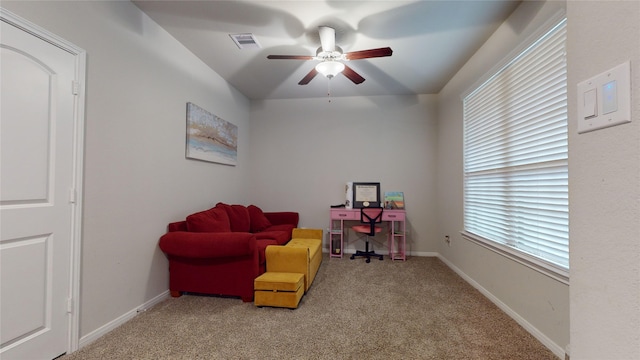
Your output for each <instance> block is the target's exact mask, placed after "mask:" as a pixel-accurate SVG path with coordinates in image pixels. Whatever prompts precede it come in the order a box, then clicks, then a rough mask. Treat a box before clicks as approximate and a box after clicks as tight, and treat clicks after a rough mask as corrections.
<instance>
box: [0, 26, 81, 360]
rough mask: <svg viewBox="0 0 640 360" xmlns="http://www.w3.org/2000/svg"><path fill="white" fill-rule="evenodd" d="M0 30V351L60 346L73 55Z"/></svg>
mask: <svg viewBox="0 0 640 360" xmlns="http://www.w3.org/2000/svg"><path fill="white" fill-rule="evenodd" d="M2 20H3V21H1V22H0V23H1V26H2V28H1V29H0V42H1V44H0V66H1V69H0V83H1V88H0V217H1V219H0V221H1V223H0V236H1V237H0V291H1V292H0V311H1V313H0V324H1V325H0V327H1V329H0V338H1V345H0V357H1V358H2V359H52V358H54V357H56V356H58V355H61V354H63V353H65V352H67V350H68V349H69V344H70V334H71V331H70V329H71V327H70V326H71V325H72V322H71V321H70V319H71V317H70V313H71V312H72V311H73V309H74V306H72V302H71V295H72V291H71V289H72V281H71V271H72V268H73V266H72V261H71V260H72V259H73V256H72V245H73V241H72V239H73V236H74V226H77V225H74V216H73V214H74V206H75V204H74V202H75V201H76V199H75V191H76V189H74V146H75V145H74V144H75V142H74V141H75V138H74V128H75V122H74V111H75V109H76V108H77V105H76V104H75V101H76V95H74V93H76V94H77V91H76V90H75V89H74V86H73V85H74V84H76V83H77V81H76V76H77V75H76V73H77V59H76V55H74V54H72V53H70V52H68V51H65V50H63V49H62V48H60V47H58V46H55V45H53V44H52V43H50V42H49V41H45V40H43V39H42V38H41V37H39V36H34V34H32V33H30V32H28V31H25V30H23V29H20V28H18V27H16V26H14V25H13V24H12V23H8V22H7V21H5V20H6V19H5V18H3V19H2Z"/></svg>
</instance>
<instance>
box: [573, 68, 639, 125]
mask: <svg viewBox="0 0 640 360" xmlns="http://www.w3.org/2000/svg"><path fill="white" fill-rule="evenodd" d="M594 92H595V94H596V95H595V96H596V99H595V116H594V115H593V113H594V104H593V94H594ZM577 99H578V133H585V132H588V131H593V130H597V129H603V128H606V127H609V126H614V125H619V124H624V123H628V122H631V64H630V62H629V61H627V62H625V63H622V64H620V65H618V66H616V67H615V68H613V69H611V70H609V71H605V72H603V73H602V74H598V75H596V76H594V77H592V78H591V79H588V80H585V81H583V82H581V83H579V84H578V96H577Z"/></svg>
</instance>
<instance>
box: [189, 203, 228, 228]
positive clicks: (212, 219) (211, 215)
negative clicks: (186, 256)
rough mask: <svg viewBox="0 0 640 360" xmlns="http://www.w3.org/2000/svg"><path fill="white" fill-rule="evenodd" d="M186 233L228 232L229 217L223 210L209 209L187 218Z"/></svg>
mask: <svg viewBox="0 0 640 360" xmlns="http://www.w3.org/2000/svg"><path fill="white" fill-rule="evenodd" d="M187 231H191V232H214V233H215V232H229V231H231V227H230V223H229V216H228V215H227V212H226V211H224V209H220V208H211V209H209V210H205V211H200V212H197V213H195V214H191V215H189V216H187Z"/></svg>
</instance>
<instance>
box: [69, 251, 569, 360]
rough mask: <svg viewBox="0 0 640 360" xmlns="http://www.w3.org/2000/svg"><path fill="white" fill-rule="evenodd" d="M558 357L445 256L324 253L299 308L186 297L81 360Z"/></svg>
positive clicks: (72, 359) (87, 350)
mask: <svg viewBox="0 0 640 360" xmlns="http://www.w3.org/2000/svg"><path fill="white" fill-rule="evenodd" d="M360 358H367V359H535V360H538V359H557V357H556V356H555V355H554V354H553V353H552V352H551V351H549V350H548V349H547V348H545V347H544V346H543V345H542V344H541V343H540V342H539V341H537V340H536V339H535V338H534V337H533V336H531V335H530V334H529V333H528V332H527V331H525V330H524V329H523V328H522V327H521V326H520V325H518V324H517V323H516V322H515V321H514V320H512V319H511V318H510V317H508V316H507V315H506V314H505V313H503V312H502V311H501V310H500V309H499V308H497V307H496V306H495V305H494V304H493V303H491V302H490V301H489V300H488V299H486V298H485V297H484V296H482V294H480V293H479V292H478V291H477V290H475V289H474V288H473V287H471V286H470V285H469V284H467V283H466V282H465V281H464V280H463V279H461V278H460V277H459V276H458V275H457V274H455V273H454V272H453V271H451V270H450V269H449V268H448V267H447V266H446V265H445V264H444V263H442V262H441V261H440V260H438V259H437V258H425V257H410V258H409V259H408V260H407V261H406V262H399V261H391V260H389V259H387V258H385V260H383V261H379V260H371V263H370V264H366V263H365V262H364V260H363V259H356V260H349V259H348V258H344V259H329V258H328V257H326V254H325V259H324V261H323V263H322V266H321V267H320V270H319V272H318V275H317V277H316V279H315V281H314V283H313V284H312V286H311V288H310V289H309V292H308V293H307V294H306V295H305V296H304V297H303V298H302V301H301V302H300V306H299V307H298V309H295V310H289V309H280V308H267V307H265V308H257V307H255V306H254V305H253V303H243V302H242V301H241V300H239V299H234V298H220V297H210V296H194V295H184V296H182V297H180V298H171V299H168V300H166V301H164V302H162V303H160V304H158V305H156V306H155V307H153V308H152V309H149V310H148V311H146V312H144V313H141V314H140V315H139V316H137V317H135V318H134V319H132V320H131V321H129V322H127V323H126V324H124V325H122V326H121V327H119V328H117V329H115V330H114V331H112V332H111V333H109V334H107V335H105V336H104V337H102V338H100V339H98V340H96V341H95V342H93V343H91V344H89V345H87V346H85V347H84V348H82V349H80V350H79V351H77V352H75V353H73V354H70V355H66V356H63V357H62V358H61V359H63V360H76V359H360Z"/></svg>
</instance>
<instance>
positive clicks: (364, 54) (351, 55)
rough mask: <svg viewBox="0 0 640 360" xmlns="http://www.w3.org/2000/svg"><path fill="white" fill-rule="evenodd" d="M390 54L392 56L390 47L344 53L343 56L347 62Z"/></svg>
mask: <svg viewBox="0 0 640 360" xmlns="http://www.w3.org/2000/svg"><path fill="white" fill-rule="evenodd" d="M391 54H393V50H391V48H390V47H384V48H378V49H369V50H361V51H352V52H348V53H346V54H345V55H346V57H347V59H348V60H359V59H368V58H376V57H384V56H391Z"/></svg>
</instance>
